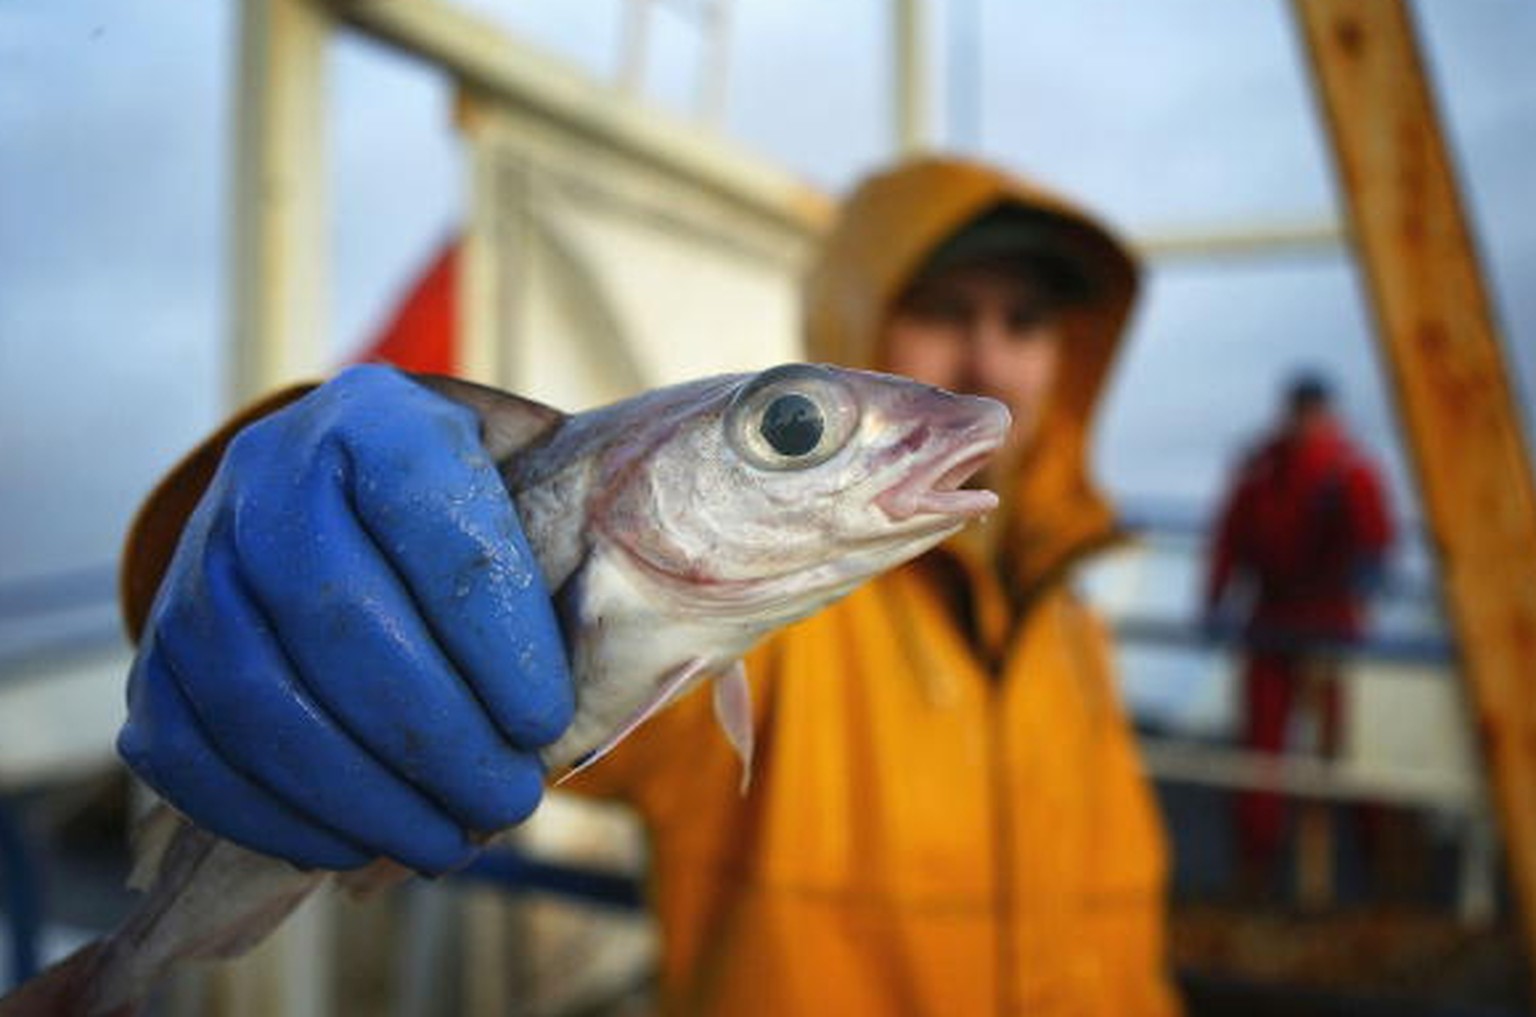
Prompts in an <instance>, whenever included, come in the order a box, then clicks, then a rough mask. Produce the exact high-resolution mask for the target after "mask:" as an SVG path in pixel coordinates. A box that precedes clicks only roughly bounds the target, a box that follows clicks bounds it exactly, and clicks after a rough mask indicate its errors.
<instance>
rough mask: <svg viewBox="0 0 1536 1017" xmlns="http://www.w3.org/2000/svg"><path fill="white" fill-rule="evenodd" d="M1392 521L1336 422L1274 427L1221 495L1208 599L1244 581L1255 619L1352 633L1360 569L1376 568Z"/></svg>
mask: <svg viewBox="0 0 1536 1017" xmlns="http://www.w3.org/2000/svg"><path fill="white" fill-rule="evenodd" d="M1392 531H1393V524H1392V519H1391V515H1390V511H1389V509H1388V506H1387V501H1386V496H1385V492H1384V489H1383V486H1382V483H1381V479H1380V476H1379V474H1378V472H1377V470H1376V467H1375V466H1374V465H1373V464H1372V463H1371V462H1370V461H1369V460H1368V459H1367V458H1366V456H1365V455H1364V454H1363V453H1362V452H1361V451H1360V450H1358V449H1357V448H1356V447H1355V446H1354V444H1353V443H1352V442H1351V441H1350V440H1349V438H1348V437H1347V436H1346V435H1345V434H1344V431H1343V429H1342V428H1341V427H1339V426H1338V424H1337V423H1335V422H1334V421H1332V420H1329V419H1324V420H1322V421H1319V422H1318V423H1316V424H1315V425H1314V426H1312V427H1310V428H1308V429H1307V430H1306V431H1305V432H1303V433H1300V434H1291V433H1285V434H1282V435H1280V436H1278V437H1276V438H1273V439H1271V440H1269V441H1267V442H1266V443H1264V444H1263V445H1261V446H1260V447H1259V448H1258V449H1257V450H1256V451H1255V452H1253V453H1252V454H1250V455H1249V456H1248V457H1247V459H1246V460H1245V461H1244V462H1243V464H1242V466H1241V468H1240V469H1239V471H1238V475H1237V477H1236V478H1235V481H1234V484H1233V486H1232V489H1231V491H1230V492H1229V493H1228V495H1227V499H1226V502H1225V504H1224V506H1223V508H1222V512H1221V516H1220V519H1219V521H1218V524H1217V527H1216V531H1215V544H1214V547H1213V548H1212V552H1211V557H1210V572H1209V575H1208V581H1207V585H1206V605H1207V608H1208V609H1209V610H1212V611H1214V610H1215V609H1216V607H1217V606H1218V604H1219V603H1220V601H1221V599H1222V597H1223V596H1224V595H1225V594H1226V593H1227V591H1228V588H1229V587H1230V586H1232V585H1233V583H1234V582H1235V581H1244V582H1247V583H1249V584H1251V586H1252V592H1253V610H1252V613H1251V615H1250V617H1249V621H1250V623H1251V624H1252V625H1254V626H1255V627H1266V628H1283V629H1288V630H1292V631H1298V632H1302V633H1307V634H1316V635H1325V636H1341V637H1350V636H1355V635H1358V634H1359V632H1360V629H1361V626H1362V624H1363V622H1364V604H1363V599H1364V598H1363V596H1362V593H1363V579H1364V577H1366V576H1368V575H1371V574H1373V573H1375V572H1376V571H1378V570H1379V568H1380V566H1381V563H1382V559H1383V557H1384V556H1385V554H1386V551H1387V548H1388V547H1389V546H1390V544H1391V542H1392Z"/></svg>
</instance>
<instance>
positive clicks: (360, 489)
mask: <svg viewBox="0 0 1536 1017" xmlns="http://www.w3.org/2000/svg"><path fill="white" fill-rule="evenodd" d="M378 380H379V381H385V380H393V381H394V382H395V383H396V384H400V383H402V379H399V378H398V377H397V378H395V379H378ZM403 384H404V385H405V387H406V388H407V389H408V390H409V391H403V392H400V393H398V394H397V395H396V396H395V397H394V398H395V399H397V400H398V401H399V402H400V403H401V404H403V405H408V406H411V407H412V408H413V409H414V408H417V407H419V411H418V412H417V413H416V419H419V420H421V421H422V422H423V424H422V426H418V427H411V428H400V427H399V426H398V424H397V423H395V422H394V421H393V420H390V421H381V420H378V419H376V418H369V417H365V416H361V415H353V416H352V417H350V418H349V419H348V421H347V425H346V428H345V432H346V433H345V439H344V440H345V442H346V452H347V455H348V456H349V457H350V465H351V475H352V478H351V483H352V486H353V489H354V490H353V497H352V501H353V503H354V506H355V508H356V511H357V515H358V518H359V519H361V520H362V523H363V526H364V528H365V529H366V530H367V531H368V533H369V534H370V535H371V537H372V538H373V540H374V542H375V543H376V544H377V546H378V547H379V549H380V551H381V552H382V553H383V554H384V555H385V556H386V557H387V558H388V559H389V561H390V563H391V565H392V566H393V567H394V568H395V570H396V571H397V572H398V573H399V574H400V576H401V578H402V579H403V580H404V582H405V584H406V586H407V587H408V588H409V590H410V593H411V595H412V596H413V597H414V599H415V601H416V605H417V607H418V608H420V611H421V614H422V616H423V617H424V618H425V620H426V622H427V624H428V625H429V626H430V627H431V629H432V630H433V632H434V633H435V634H436V636H437V638H438V642H439V645H440V646H441V647H442V649H443V650H444V652H445V653H446V654H447V655H448V657H449V658H450V659H451V660H452V662H453V664H454V666H455V667H456V669H457V670H458V672H459V673H460V675H462V676H463V678H464V679H465V681H467V682H468V683H469V684H470V685H471V686H472V687H473V689H474V691H475V694H476V696H477V697H478V698H479V699H480V700H481V702H482V703H484V705H485V708H486V709H487V710H488V711H489V712H490V714H491V717H492V719H493V720H494V721H495V723H496V724H497V725H498V726H499V727H500V728H501V729H502V731H503V732H505V733H506V735H507V737H509V738H510V739H511V740H512V741H513V742H514V743H516V744H517V745H519V746H521V747H523V748H525V749H531V748H537V747H539V746H542V745H546V744H549V743H550V742H552V741H554V740H555V739H556V738H558V737H559V736H560V735H561V734H562V733H563V732H564V730H565V728H566V727H567V726H568V725H569V724H570V721H571V715H572V713H573V712H574V709H575V696H574V692H573V689H572V686H571V679H570V676H569V674H568V673H567V670H566V663H565V648H564V645H563V643H562V640H561V636H560V626H559V624H558V622H557V621H556V619H555V614H554V610H553V609H552V607H551V606H550V602H549V593H548V591H547V590H546V589H545V588H544V582H543V577H542V575H541V574H540V572H539V563H538V561H537V560H536V559H535V558H534V556H533V554H532V552H531V551H530V549H529V546H528V542H527V540H526V538H525V537H524V535H523V531H522V528H521V527H520V526H519V525H518V521H517V517H516V515H515V513H514V511H513V506H512V501H511V499H510V497H509V496H508V494H507V491H506V488H505V486H504V485H503V483H502V480H501V477H500V475H499V473H498V472H497V470H496V467H495V464H493V463H492V462H491V461H490V459H489V457H488V456H487V455H486V453H485V450H484V449H483V448H482V446H481V444H480V439H479V428H478V419H477V418H476V416H475V414H474V413H473V412H472V411H470V410H469V409H468V408H467V407H463V406H460V405H459V404H457V403H453V402H451V401H449V400H447V399H444V398H443V397H441V396H439V395H437V394H436V393H434V392H430V391H428V390H427V389H425V388H423V387H421V386H420V385H417V384H415V383H413V382H408V381H404V382H403ZM386 428H387V429H388V433H387V434H385V433H383V432H384V430H385V429H386ZM447 448H452V449H454V450H456V454H453V455H445V454H444V449H447ZM376 478H387V480H388V483H387V485H385V484H377V483H376Z"/></svg>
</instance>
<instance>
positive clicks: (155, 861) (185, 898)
mask: <svg viewBox="0 0 1536 1017" xmlns="http://www.w3.org/2000/svg"><path fill="white" fill-rule="evenodd" d="M166 815H168V816H170V817H172V820H173V822H172V828H171V829H170V830H169V831H166V832H165V835H164V836H162V837H159V838H156V840H155V843H154V847H153V855H154V856H153V857H151V858H149V859H147V860H141V862H142V864H141V865H140V866H139V870H140V871H139V873H138V875H139V876H140V877H143V876H146V875H148V876H150V877H151V878H150V879H149V887H148V893H147V895H146V896H145V897H144V899H143V900H142V901H140V902H139V904H138V906H137V907H136V908H135V909H134V910H133V912H132V913H130V914H129V916H128V917H127V919H125V920H124V922H123V924H122V925H121V926H119V927H118V929H117V930H116V931H114V932H113V933H111V934H110V935H108V936H106V937H105V938H103V939H101V940H98V941H97V942H95V943H93V944H90V945H89V946H87V947H85V948H83V949H82V950H81V951H79V952H78V953H76V954H74V955H72V956H71V957H69V958H68V959H66V960H65V961H63V962H61V963H60V964H59V965H57V966H55V967H54V968H50V969H49V970H48V971H46V972H44V973H43V974H42V975H41V976H39V977H38V978H37V979H34V980H33V981H32V982H29V983H27V985H25V986H23V987H22V988H21V989H20V990H18V993H17V994H16V998H17V999H18V1000H20V1001H21V1002H20V1003H18V1004H17V1005H18V1007H19V1008H18V1009H15V1010H14V1011H13V1010H11V1009H9V1008H8V1007H9V1006H10V1005H11V1004H10V998H11V997H7V998H6V1001H5V1004H4V1005H3V1006H0V1017H32V1015H33V1014H37V1015H44V1014H49V1015H52V1014H57V1015H61V1017H129V1015H131V1014H133V1013H134V1012H135V1011H136V1010H137V1008H138V1007H139V1006H140V1005H141V1004H142V1003H143V1001H144V999H145V998H146V997H147V996H148V994H149V993H150V992H151V991H152V990H153V988H154V987H155V985H156V983H157V982H159V981H160V979H161V978H163V977H164V976H165V975H166V974H168V973H169V972H170V970H171V969H172V967H174V966H175V965H177V964H180V963H181V962H183V961H188V960H207V959H214V958H227V957H237V956H239V955H241V954H243V953H245V952H246V951H248V950H250V949H251V948H252V947H254V946H255V945H256V944H258V943H260V942H261V941H262V940H263V939H265V938H266V937H267V935H268V934H269V933H270V932H271V931H272V930H273V929H274V928H276V927H277V926H278V925H279V924H280V923H281V922H282V920H283V919H284V918H286V917H287V916H288V915H289V914H290V913H291V912H292V911H293V910H294V909H295V908H296V907H298V906H299V904H301V903H302V902H303V901H304V900H305V898H307V897H308V896H309V895H310V894H311V893H312V892H313V891H314V890H315V889H317V888H318V887H319V886H320V885H321V884H322V883H323V882H324V881H325V878H326V873H324V872H306V871H303V870H300V869H297V868H295V867H294V866H292V865H289V864H288V863H287V862H284V861H281V860H279V859H276V858H269V857H267V856H266V855H261V854H257V853H255V852H253V851H248V850H246V849H245V848H242V847H238V846H236V845H234V844H231V843H230V842H228V841H225V840H220V839H219V838H217V837H215V836H213V835H212V834H210V833H207V832H205V831H203V830H199V829H198V828H197V827H195V826H193V825H192V824H190V823H187V822H185V821H184V820H181V819H180V817H178V816H175V814H174V813H170V812H168V811H167V813H166ZM164 821H165V820H164V817H162V822H164Z"/></svg>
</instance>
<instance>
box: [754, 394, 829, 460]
mask: <svg viewBox="0 0 1536 1017" xmlns="http://www.w3.org/2000/svg"><path fill="white" fill-rule="evenodd" d="M823 429H824V425H823V423H822V416H821V410H820V409H818V408H817V406H816V403H815V402H814V401H813V400H811V399H809V398H807V397H805V396H803V395H801V394H800V393H799V392H789V393H786V394H784V395H781V396H779V397H777V398H775V399H774V400H773V402H771V403H769V404H768V408H767V409H765V410H764V411H763V419H762V422H761V423H760V424H758V430H759V431H761V432H762V434H763V439H764V440H765V441H767V442H768V444H770V445H772V446H773V450H774V451H775V452H777V453H779V454H780V455H784V456H791V457H796V456H804V455H809V454H810V453H811V452H814V451H815V450H816V445H817V443H818V442H820V441H821V434H822V431H823Z"/></svg>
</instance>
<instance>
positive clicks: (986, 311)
mask: <svg viewBox="0 0 1536 1017" xmlns="http://www.w3.org/2000/svg"><path fill="white" fill-rule="evenodd" d="M881 339H882V342H881V347H880V348H881V350H882V351H883V362H882V364H881V367H882V368H883V369H884V370H887V371H891V372H893V373H895V374H904V375H907V376H908V377H910V378H915V379H916V380H918V381H921V382H926V383H927V384H930V385H938V386H939V387H941V388H947V389H950V390H951V391H955V392H963V393H967V394H970V395H983V396H990V397H992V398H993V399H997V400H1000V401H1001V402H1002V403H1004V404H1005V405H1006V406H1007V407H1008V409H1009V411H1011V412H1012V413H1013V430H1012V431H1011V432H1010V434H1009V436H1008V443H1007V446H1006V447H1005V449H1004V454H1005V455H1006V454H1007V453H1008V452H1017V450H1018V449H1019V448H1020V447H1021V446H1022V445H1023V444H1024V443H1025V442H1026V441H1027V440H1028V439H1029V436H1030V435H1031V434H1033V433H1034V430H1035V428H1036V426H1037V425H1038V423H1039V420H1040V411H1041V408H1042V407H1043V405H1044V403H1045V399H1046V396H1047V395H1048V394H1049V393H1050V390H1051V387H1052V385H1053V384H1054V383H1055V380H1056V371H1057V366H1058V363H1059V360H1060V357H1061V341H1062V340H1061V319H1060V315H1059V313H1058V311H1057V310H1056V307H1055V305H1054V304H1053V302H1051V301H1050V300H1049V297H1048V294H1047V293H1046V291H1045V289H1044V288H1043V286H1042V285H1041V283H1040V282H1039V280H1038V279H1037V278H1036V277H1035V276H1034V274H1033V273H1030V272H1028V271H1027V270H1024V269H1022V268H1020V267H1019V266H1017V265H1009V264H1007V263H990V262H986V263H977V264H970V265H957V266H955V267H953V268H950V269H944V270H941V271H938V272H932V273H929V274H927V275H924V276H922V277H920V278H919V279H918V280H917V281H916V282H914V283H913V284H912V285H911V286H910V287H908V289H907V291H906V292H905V293H904V294H902V296H901V297H900V299H898V301H897V303H896V306H895V308H894V309H893V311H892V314H891V317H890V319H889V320H888V321H887V323H886V326H885V332H884V334H883V336H882V337H881Z"/></svg>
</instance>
